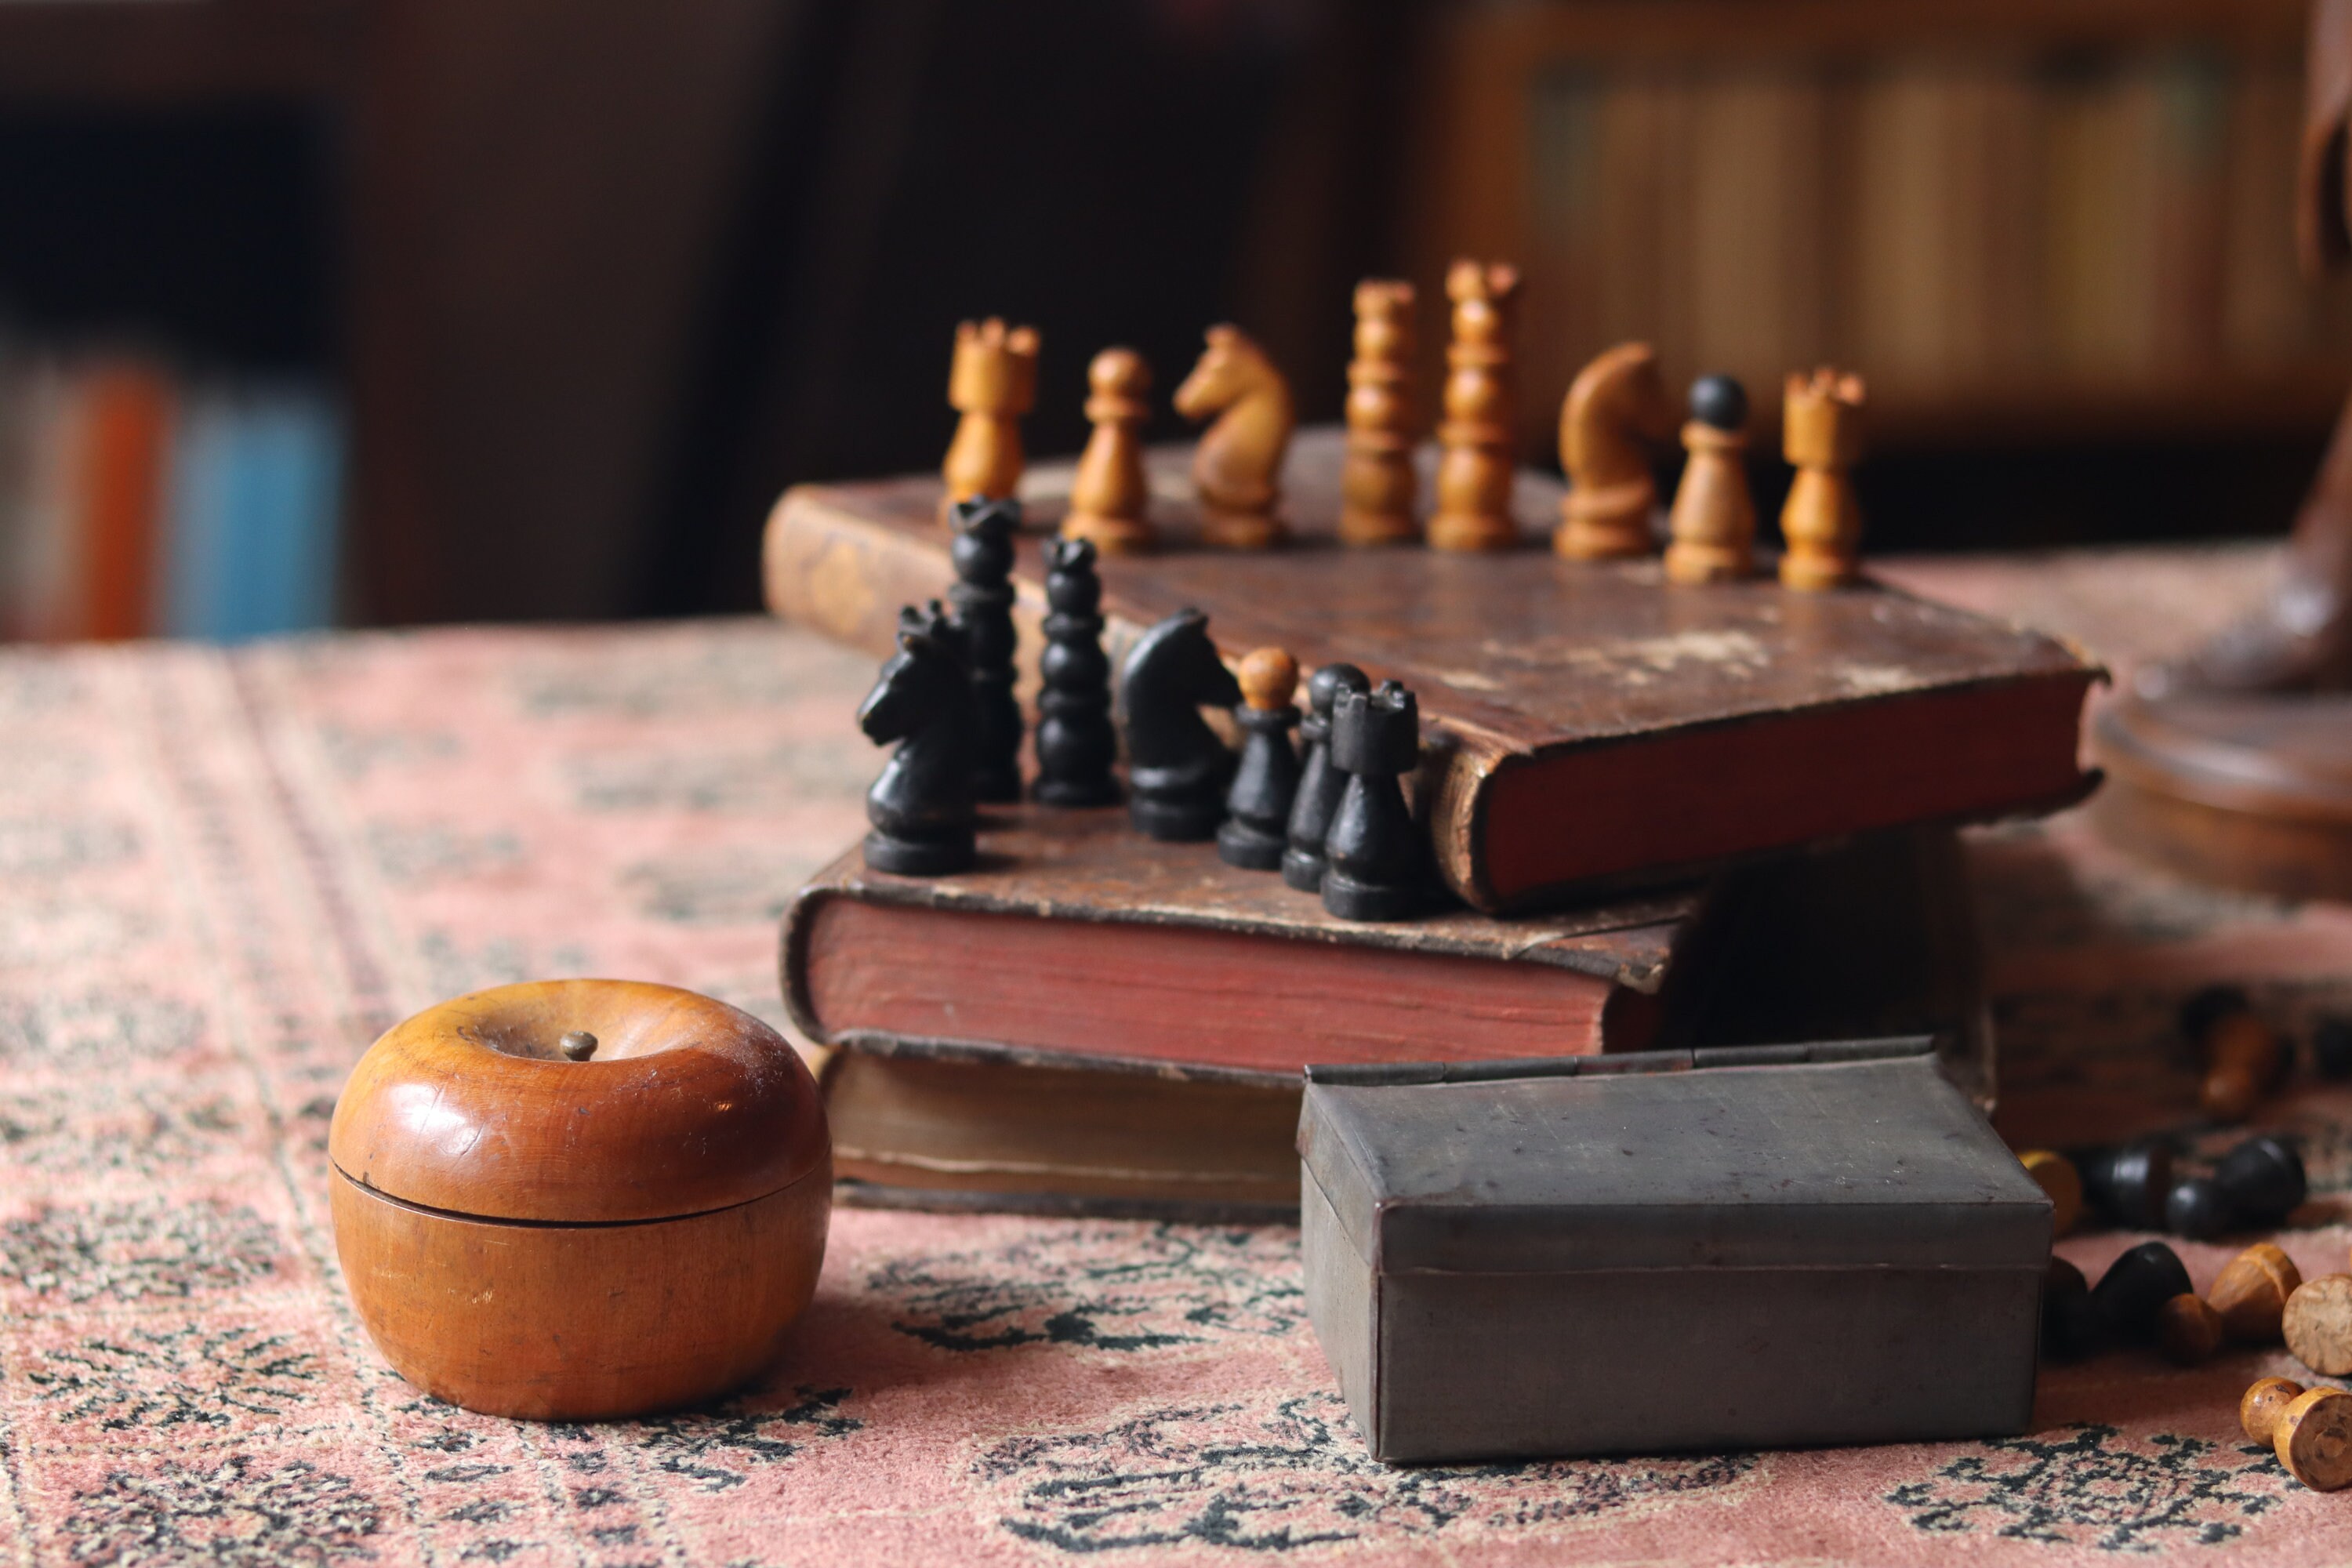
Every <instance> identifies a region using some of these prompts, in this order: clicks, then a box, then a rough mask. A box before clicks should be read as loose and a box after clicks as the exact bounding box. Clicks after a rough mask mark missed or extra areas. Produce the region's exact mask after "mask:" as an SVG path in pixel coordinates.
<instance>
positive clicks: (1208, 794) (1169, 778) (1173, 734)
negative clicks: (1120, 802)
mask: <svg viewBox="0 0 2352 1568" xmlns="http://www.w3.org/2000/svg"><path fill="white" fill-rule="evenodd" d="M1119 697H1120V704H1119V705H1120V707H1122V708H1123V709H1125V710H1126V712H1127V784H1128V810H1129V814H1130V815H1131V816H1133V818H1134V821H1135V826H1136V828H1137V830H1138V831H1139V832H1140V833H1142V834H1143V835H1144V836H1145V837H1150V838H1157V839H1161V840H1163V841H1166V842H1169V843H1178V844H1181V843H1190V842H1192V841H1195V840H1198V839H1202V838H1208V837H1213V835H1214V834H1215V833H1216V831H1217V825H1218V824H1219V823H1220V822H1222V821H1223V820H1224V816H1225V784H1226V783H1227V781H1228V780H1230V779H1231V778H1232V777H1233V773H1234V754H1233V752H1231V751H1229V750H1227V749H1226V746H1225V743H1224V742H1223V741H1221V740H1219V739H1218V738H1217V732H1216V731H1214V730H1212V729H1210V728H1209V726H1208V725H1207V724H1206V723H1204V722H1202V719H1201V710H1202V708H1203V707H1207V706H1215V707H1219V708H1231V707H1232V706H1233V705H1234V704H1235V703H1236V702H1239V701H1240V700H1242V689H1241V686H1240V685H1239V683H1238V682H1236V681H1235V680H1234V676H1233V672H1232V671H1231V670H1229V669H1227V668H1225V666H1224V661H1223V660H1222V659H1220V658H1218V657H1217V645H1216V644H1215V643H1213V642H1212V641H1210V640H1209V617H1208V616H1204V615H1202V613H1201V612H1200V611H1198V610H1193V609H1184V610H1179V611H1177V612H1176V613H1175V614H1174V615H1172V616H1169V617H1168V618H1167V619H1166V620H1164V621H1161V622H1160V624H1159V625H1158V626H1153V627H1152V628H1151V629H1150V630H1149V631H1147V632H1145V633H1144V634H1143V636H1142V637H1139V638H1137V639H1136V644H1135V647H1134V648H1133V650H1131V651H1130V652H1129V654H1128V656H1127V667H1126V668H1125V669H1124V670H1122V671H1121V672H1120V674H1119Z"/></svg>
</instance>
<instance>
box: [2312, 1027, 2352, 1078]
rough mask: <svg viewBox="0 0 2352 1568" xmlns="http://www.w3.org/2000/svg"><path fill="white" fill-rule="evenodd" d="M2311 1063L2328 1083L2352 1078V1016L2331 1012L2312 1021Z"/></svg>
mask: <svg viewBox="0 0 2352 1568" xmlns="http://www.w3.org/2000/svg"><path fill="white" fill-rule="evenodd" d="M2311 1065H2312V1066H2313V1067H2315V1068H2318V1069H2319V1076H2320V1077H2322V1078H2324V1079H2326V1080H2327V1081H2328V1082H2330V1083H2341V1082H2343V1081H2344V1080H2345V1079H2347V1078H2352V1018H2344V1017H2338V1016H2334V1015H2332V1014H2331V1015H2328V1016H2324V1017H2321V1018H2318V1019H2316V1020H2315V1021H2314V1022H2313V1024H2312V1026H2311Z"/></svg>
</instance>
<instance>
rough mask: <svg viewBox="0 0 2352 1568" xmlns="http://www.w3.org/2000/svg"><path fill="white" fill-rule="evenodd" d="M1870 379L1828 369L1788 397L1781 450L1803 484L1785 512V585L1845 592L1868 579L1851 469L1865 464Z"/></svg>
mask: <svg viewBox="0 0 2352 1568" xmlns="http://www.w3.org/2000/svg"><path fill="white" fill-rule="evenodd" d="M1863 403H1864V389H1863V384H1862V377H1860V376H1858V375H1842V374H1839V373H1838V372H1836V371H1834V370H1832V369H1831V368H1830V367H1828V366H1827V365H1823V366H1822V368H1821V369H1819V370H1816V371H1814V372H1813V374H1811V375H1805V374H1801V373H1797V372H1791V373H1790V376H1789V382H1788V385H1787V387H1786V388H1785V389H1784V390H1783V393H1782V395H1781V404H1780V407H1781V415H1780V450H1781V452H1782V454H1783V455H1784V456H1786V457H1787V458H1788V459H1789V461H1790V463H1791V464H1793V465H1795V467H1796V469H1797V477H1796V479H1795V480H1794V481H1792V482H1791V483H1790V486H1789V500H1788V502H1787V504H1786V505H1784V506H1782V507H1781V508H1780V536H1781V538H1782V539H1784V540H1786V541H1787V542H1788V546H1789V549H1788V553H1786V554H1784V555H1782V556H1781V557H1780V585H1781V586H1782V587H1784V588H1803V589H1811V590H1818V589H1822V588H1843V587H1844V586H1845V585H1846V584H1849V583H1853V582H1855V581H1857V580H1858V579H1860V577H1861V576H1862V507H1861V505H1860V503H1858V502H1857V501H1856V500H1854V499H1853V474H1852V473H1851V471H1850V470H1851V469H1852V468H1853V465H1854V463H1855V462H1856V461H1857V460H1859V459H1860V458H1861V457H1862V409H1863Z"/></svg>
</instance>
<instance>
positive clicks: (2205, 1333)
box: [2156, 1291, 2221, 1366]
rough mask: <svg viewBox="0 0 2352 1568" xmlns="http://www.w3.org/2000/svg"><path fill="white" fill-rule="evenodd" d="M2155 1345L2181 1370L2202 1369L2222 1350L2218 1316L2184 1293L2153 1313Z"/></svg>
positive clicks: (2204, 1303)
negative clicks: (2154, 1317)
mask: <svg viewBox="0 0 2352 1568" xmlns="http://www.w3.org/2000/svg"><path fill="white" fill-rule="evenodd" d="M2156 1344H2157V1348H2158V1350H2160V1351H2162V1352H2164V1353H2165V1355H2166V1357H2167V1358H2168V1359H2169V1360H2170V1361H2172V1362H2173V1363H2175V1364H2177V1365H2180V1366H2202V1365H2204V1364H2205V1363H2207V1362H2209V1361H2211V1360H2212V1359H2213V1353H2214V1352H2216V1351H2218V1350H2220V1349H2221V1313H2219V1312H2217V1311H2215V1310H2213V1309H2212V1308H2211V1307H2210V1305H2208V1304H2207V1302H2206V1300H2205V1298H2204V1297H2202V1296H2197V1295H2191V1294H2189V1293H2188V1292H2186V1291H2184V1292H2182V1293H2181V1294H2180V1295H2178V1296H2175V1297H2173V1298H2172V1300H2169V1301H2167V1302H2166V1303H2165V1304H2164V1305H2163V1306H2161V1307H2158V1309H2157V1310H2156Z"/></svg>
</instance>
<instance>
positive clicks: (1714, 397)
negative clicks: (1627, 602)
mask: <svg viewBox="0 0 2352 1568" xmlns="http://www.w3.org/2000/svg"><path fill="white" fill-rule="evenodd" d="M1690 414H1691V416H1690V419H1689V420H1688V421H1687V422H1686V423H1685V425H1684V426H1683V447H1684V449H1685V451H1687V452H1688V453H1689V454H1690V460H1689V461H1688V462H1687V463H1685V465H1684V467H1683V482H1682V484H1681V485H1680V486H1679V487H1678V488H1677V489H1675V506H1674V511H1673V513H1672V515H1671V516H1670V517H1669V518H1668V520H1667V526H1668V529H1669V531H1671V532H1672V533H1673V535H1674V539H1673V542H1671V543H1669V544H1668V545H1667V546H1666V578H1667V581H1669V582H1674V583H1690V584H1696V583H1734V582H1738V581H1739V580H1740V579H1741V578H1744V577H1748V576H1752V575H1754V574H1755V571H1756V502H1755V500H1754V498H1753V497H1751V496H1750V495H1749V494H1748V468H1747V466H1746V464H1745V462H1744V461H1743V459H1742V454H1743V453H1745V452H1746V451H1747V450H1748V392H1747V389H1746V388H1744V387H1742V386H1741V385H1740V384H1739V383H1738V382H1737V381H1735V380H1733V379H1732V378H1731V377H1730V376H1727V375H1703V376H1701V377H1699V378H1698V380H1696V382H1694V383H1692V384H1691V393H1690Z"/></svg>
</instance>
